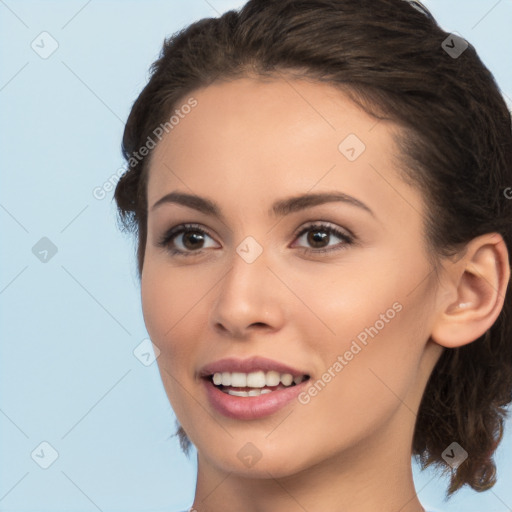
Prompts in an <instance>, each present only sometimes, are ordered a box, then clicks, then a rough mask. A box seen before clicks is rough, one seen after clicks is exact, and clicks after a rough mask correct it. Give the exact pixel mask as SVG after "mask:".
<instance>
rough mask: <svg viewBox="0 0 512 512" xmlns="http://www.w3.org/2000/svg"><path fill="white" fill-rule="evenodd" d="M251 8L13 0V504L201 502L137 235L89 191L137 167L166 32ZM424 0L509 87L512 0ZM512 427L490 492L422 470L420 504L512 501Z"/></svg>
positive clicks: (2, 107)
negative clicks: (164, 378)
mask: <svg viewBox="0 0 512 512" xmlns="http://www.w3.org/2000/svg"><path fill="white" fill-rule="evenodd" d="M243 3H244V2H242V1H235V0H232V1H228V0H224V1H222V0H208V1H206V0H186V1H177V0H173V1H171V0H167V1H154V0H153V1H124V2H122V1H119V0H118V1H100V0H92V1H89V2H87V1H85V0H84V1H81V2H75V1H66V2H65V1H13V0H5V1H0V57H1V58H0V63H1V64H0V113H1V114H0V116H1V117H0V134H1V142H0V155H1V156H0V165H1V169H2V172H1V185H0V223H1V229H2V246H1V264H0V308H1V309H0V311H1V336H2V338H1V339H2V343H1V345H0V351H1V352H0V365H1V367H0V399H1V401H0V434H1V436H0V511H17V512H18V511H39V512H44V511H52V512H56V511H64V510H66V511H71V512H73V511H96V510H102V511H105V512H107V511H121V510H122V511H137V512H141V511H164V510H165V511H169V512H176V511H178V510H181V509H184V508H185V507H187V506H188V505H190V504H191V503H192V499H193V493H194V486H195V470H196V466H195V452H192V456H191V458H190V460H188V459H187V458H186V457H185V456H184V455H183V454H182V453H181V451H180V450H179V446H178V442H177V439H176V438H175V437H170V436H171V435H172V433H173V432H174V430H175V423H174V421H175V418H174V416H173V413H172V411H171V409H170V406H169V403H168V401H167V397H166V395H165V392H164V390H163V387H162V384H161V381H160V376H159V373H158V369H157V366H156V363H155V364H152V365H150V366H144V365H143V364H142V363H141V362H140V361H139V360H138V359H137V358H136V357H135V356H134V354H133V351H134V349H135V348H136V347H137V346H138V345H139V344H140V343H141V342H142V340H144V339H145V338H147V333H146V330H145V327H144V323H143V320H142V314H141V309H140V298H139V289H138V281H137V278H136V272H135V256H134V251H135V245H134V243H133V241H132V240H131V239H130V238H128V237H127V236H126V235H122V234H121V233H120V232H119V231H118V229H117V226H116V219H115V208H114V203H112V202H111V197H112V192H109V193H108V194H107V197H106V198H105V199H102V200H99V199H96V198H95V197H94V196H93V190H94V188H95V187H98V186H102V184H104V183H105V182H106V181H107V180H108V179H109V178H111V177H112V176H113V175H114V174H115V173H116V172H117V170H118V169H119V168H120V167H122V166H123V165H124V162H123V160H122V158H121V153H120V141H121V136H122V130H123V125H124V121H125V120H126V117H127V115H128V112H129V109H130V107H131V104H132V103H133V101H134V100H135V98H136V97H137V95H138V93H139V92H140V91H141V89H142V87H143V86H144V84H145V83H146V80H147V78H148V73H147V71H148V68H149V65H150V64H151V63H152V62H153V61H154V60H155V59H156V58H157V56H158V53H159V51H160V47H161V44H162V42H163V39H164V37H165V36H168V35H170V34H171V33H173V32H175V31H176V30H178V29H180V28H182V27H183V26H185V25H187V24H189V23H191V22H193V21H195V20H197V19H200V18H203V17H209V16H217V15H218V14H220V13H222V12H224V11H225V10H227V9H229V8H237V7H240V6H241V5H242V4H243ZM425 4H426V5H427V6H428V7H429V8H430V9H431V10H432V12H433V14H434V15H435V16H436V18H437V19H438V21H439V22H440V24H441V25H442V26H443V28H445V29H446V30H447V31H449V32H458V33H459V34H461V35H462V36H463V37H465V38H466V39H468V40H469V41H470V42H471V43H473V44H474V45H475V47H476V48H477V50H478V51H479V54H480V56H481V57H482V59H483V61H484V62H485V63H486V64H487V66H488V67H489V68H490V69H491V71H492V72H493V73H494V75H495V77H496V80H497V82H498V84H499V85H500V87H501V88H502V90H503V93H504V94H505V95H507V96H508V97H509V98H511V97H512V57H511V55H512V31H511V30H510V27H511V26H512V1H510V0H501V1H496V0H489V1H483V0H472V1H468V0H450V1H446V0H435V1H434V0H431V1H426V2H425ZM43 31H47V32H49V33H50V34H51V36H52V37H53V38H54V39H55V40H56V41H57V42H58V45H59V47H58V49H57V51H56V52H55V53H54V54H53V55H51V56H50V57H49V58H48V59H42V58H41V57H39V56H38V54H36V53H35V52H34V51H33V50H32V48H31V42H32V41H33V40H34V39H35V38H36V36H38V35H39V34H40V33H41V32H43ZM46 48H48V46H46ZM508 101H509V105H512V102H511V101H510V100H508ZM509 185H512V184H509ZM42 237H48V238H49V239H50V240H51V241H52V242H53V244H55V246H56V247H57V249H58V252H57V253H56V254H55V255H54V256H53V257H52V258H51V259H50V260H49V261H48V262H47V263H42V262H41V261H39V259H37V258H36V257H35V256H34V254H33V253H32V247H33V246H34V245H35V244H36V242H38V241H39V240H40V239H41V238H42ZM506 428H507V430H506V438H505V440H504V441H503V443H502V444H501V446H500V448H499V450H498V453H497V464H498V471H499V475H498V476H499V482H498V484H497V485H496V486H495V487H494V488H493V489H492V490H490V491H488V492H486V493H483V494H479V493H476V492H474V491H472V490H471V489H464V490H463V491H461V492H459V493H458V494H456V495H455V496H454V497H453V498H452V499H451V500H450V501H449V502H448V503H444V502H443V494H444V491H445V488H446V486H447V484H448V480H447V479H443V478H439V477H436V476H435V474H434V473H431V472H429V471H425V472H424V473H420V472H419V471H418V468H417V467H416V466H414V470H415V482H416V487H417V491H418V493H419V497H420V500H421V501H422V503H423V504H424V505H425V506H428V507H430V508H432V509H434V508H437V509H440V510H443V511H446V512H449V511H462V510H463V511H465V512H505V511H507V510H510V509H511V508H512V488H511V486H510V482H512V457H511V455H512V422H511V420H509V421H508V422H507V427H506ZM43 441H46V442H48V443H49V444H50V445H51V446H53V447H54V448H55V449H56V450H57V452H58V455H59V456H58V458H57V460H56V461H55V462H54V463H53V464H52V465H51V466H50V467H49V468H48V469H42V468H41V467H39V465H38V464H36V463H35V462H34V460H33V459H32V458H31V453H32V452H33V451H34V449H36V448H37V447H38V446H39V445H40V443H41V442H43ZM45 453H46V454H48V453H49V452H48V450H46V451H45ZM46 456H47V455H46ZM40 460H42V459H41V457H40ZM382 470H383V471H386V468H382Z"/></svg>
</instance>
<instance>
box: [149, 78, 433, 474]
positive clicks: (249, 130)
mask: <svg viewBox="0 0 512 512" xmlns="http://www.w3.org/2000/svg"><path fill="white" fill-rule="evenodd" d="M192 96H193V97H194V98H195V100H196V102H197V104H196V105H195V106H194V108H191V109H188V108H187V109H186V111H187V112H188V113H187V114H186V115H183V116H182V117H180V120H179V123H177V124H176V125H175V126H174V127H173V129H172V130H170V131H169V132H168V134H167V135H166V136H165V137H164V138H163V139H162V140H161V142H160V143H159V144H158V146H157V147H156V148H155V149H154V152H153V155H152V160H151V165H150V168H149V181H148V191H147V194H148V205H149V206H148V238H147V244H146V251H145V258H144V267H143V272H142V277H141V291H142V306H143V313H144V319H145V322H146V326H147V329H148V332H149V334H150V336H151V339H152V341H153V343H154V344H155V345H156V346H157V347H158V349H159V350H160V356H159V358H158V360H157V361H158V365H159V369H160V373H161V377H162V380H163V384H164V387H165V390H166V392H167V395H168V397H169V400H170V402H171V405H172V407H173V409H174V411H175V413H176V415H177V418H178V420H179V422H180V423H181V425H182V426H183V428H184V429H185V431H186V432H187V434H188V436H189V437H190V439H191V441H192V442H193V443H194V445H195V446H196V447H197V449H198V453H199V457H200V461H203V463H204V464H208V465H210V466H211V467H215V468H217V469H219V470H223V471H230V472H238V473H242V474H251V475H254V476H260V477H264V476H267V475H268V473H267V472H270V473H271V474H272V475H274V476H286V475H290V474H294V473H297V472H299V471H301V470H304V469H307V468H308V467H311V466H313V465H314V464H318V463H320V462H326V461H334V460H337V461H338V462H339V461H342V460H343V461H345V462H348V461H350V460H355V458H356V457H359V458H360V457H362V456H363V455H362V454H363V453H366V457H367V458H368V457H371V458H372V459H373V460H375V461H377V460H379V459H380V458H381V457H385V454H384V451H385V450H388V452H389V447H390V446H391V447H392V449H393V450H396V449H397V447H399V448H398V449H399V450H404V453H405V456H406V455H407V454H409V461H410V443H409V442H408V441H407V440H408V439H409V438H412V432H413V426H414V421H415V419H416V416H415V411H416V410H417V408H418V405H419V401H420V399H421V395H422V393H423V390H424V386H425V383H426V380H427V379H428V376H429V374H430V371H431V370H432V368H433V366H434V364H435V362H436V361H437V358H438V357H439V355H440V353H439V351H438V349H439V346H437V345H434V344H433V343H432V342H431V341H429V334H430V330H429V329H430V326H431V320H432V313H431V312H432V305H433V303H434V296H435V293H434V292H435V286H434V274H433V273H432V269H431V267H430V265H429V263H428V258H427V254H426V252H425V249H424V243H423V242H424V231H423V218H424V212H425V205H424V204H423V200H422V197H421V195H420V193H419V192H418V191H417V190H415V189H414V188H411V187H410V186H409V185H407V184H406V183H404V182H403V181H402V180H401V179H400V178H399V176H398V172H397V166H396V158H395V156H396V149H395V145H394V142H393V138H392V134H393V133H394V132H396V130H397V127H396V126H394V125H393V124H391V123H386V122H383V121H381V122H376V120H375V119H373V118H371V117H370V116H368V115H367V114H365V113H364V112H363V111H361V110H360V109H359V108H358V107H356V106H355V105H354V104H353V103H351V102H350V101H349V100H348V99H347V98H346V97H345V96H344V95H343V94H342V93H341V92H339V91H338V90H336V89H334V88H333V87H332V86H330V85H327V84H320V83H314V82H308V81H303V80H288V81H287V80H283V79H276V80H273V81H267V82H263V81H259V80H256V79H249V78H243V79H237V80H235V81H232V82H228V83H217V84H214V85H211V86H208V87H206V88H203V89H198V90H196V91H195V92H194V93H193V95H192ZM186 102H187V98H185V99H184V100H183V104H185V103H186ZM177 108H179V106H178V107H177ZM184 111H185V110H184ZM172 193H175V194H178V193H179V194H181V195H180V196H177V195H173V196H169V194H172ZM185 195H193V196H198V197H199V198H201V199H197V198H196V199H194V198H188V199H187V197H186V196H185ZM301 196H311V198H310V199H309V200H306V199H302V200H295V201H290V199H297V198H299V197H301ZM163 198H166V199H163ZM205 201H208V202H207V203H205ZM157 203H158V204H157ZM212 205H213V206H212ZM255 357H259V358H265V359H264V360H261V359H260V360H258V359H253V358H255ZM226 358H229V360H228V361H227V362H226V364H224V365H222V362H221V364H220V365H218V366H215V365H214V366H212V364H215V363H217V362H218V361H221V360H224V359H226ZM245 364H246V365H245ZM222 372H224V373H222ZM262 372H263V373H262ZM203 373H204V374H206V376H204V375H203ZM214 373H218V374H219V375H217V377H215V380H216V382H217V383H220V384H219V385H218V386H217V385H215V384H214V383H212V377H211V375H212V374H214ZM287 373H289V374H291V376H292V377H295V381H296V382H297V383H295V382H294V385H291V386H288V385H286V384H289V381H290V377H288V376H286V375H285V374H287ZM247 374H249V375H250V374H254V375H252V376H249V382H248V383H247V382H246V380H244V379H247ZM276 375H277V377H276ZM301 378H302V381H301ZM238 379H241V380H238ZM262 379H263V380H262ZM277 379H279V380H277ZM230 382H231V386H228V385H229V383H230ZM276 382H279V383H280V384H279V385H277V387H276ZM247 384H249V388H247V387H246V386H247ZM235 385H236V387H235ZM262 385H264V386H265V389H266V391H265V392H264V393H262V394H260V393H261V386H262ZM222 386H223V388H222V389H223V390H221V389H220V388H221V387H222ZM255 386H256V387H255ZM258 386H260V387H258ZM249 389H252V390H253V392H252V394H254V395H257V394H259V395H260V396H245V395H247V393H245V392H248V390H249ZM255 389H256V391H254V390H255ZM240 391H241V393H239V392H240ZM244 391H245V392H244ZM229 393H232V394H229ZM237 393H238V394H239V395H243V396H236V395H237ZM406 441H407V442H406ZM386 447H387V448H386ZM405 456H404V457H405ZM285 461H286V462H285Z"/></svg>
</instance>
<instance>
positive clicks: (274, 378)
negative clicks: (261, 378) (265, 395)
mask: <svg viewBox="0 0 512 512" xmlns="http://www.w3.org/2000/svg"><path fill="white" fill-rule="evenodd" d="M280 380H281V375H280V374H279V372H275V371H273V370H272V371H270V372H267V375H266V378H265V381H266V384H267V386H277V385H278V384H279V381H280Z"/></svg>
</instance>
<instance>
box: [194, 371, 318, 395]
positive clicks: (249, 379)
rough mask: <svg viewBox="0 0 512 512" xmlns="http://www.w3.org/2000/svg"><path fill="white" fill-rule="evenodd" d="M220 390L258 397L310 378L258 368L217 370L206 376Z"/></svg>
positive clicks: (230, 393) (231, 393) (232, 393)
mask: <svg viewBox="0 0 512 512" xmlns="http://www.w3.org/2000/svg"><path fill="white" fill-rule="evenodd" d="M203 378H205V379H206V380H208V381H209V382H211V383H212V384H213V385H214V386H215V387H216V388H217V389H218V390H219V391H222V392H223V393H226V394H228V395H231V396H237V397H244V398H245V397H256V396H260V395H265V394H268V393H273V392H275V391H279V390H281V389H287V388H291V387H294V386H297V385H299V384H301V383H302V382H304V381H307V380H309V378H310V376H309V375H307V374H296V375H293V374H291V373H280V372H278V371H275V370H270V371H264V370H258V371H254V372H250V373H243V372H227V371H226V372H216V373H213V374H211V375H207V376H205V377H203Z"/></svg>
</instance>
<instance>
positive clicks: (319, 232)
mask: <svg viewBox="0 0 512 512" xmlns="http://www.w3.org/2000/svg"><path fill="white" fill-rule="evenodd" d="M297 237H298V238H297V239H298V240H299V241H300V240H302V241H303V244H306V247H305V250H306V251H307V252H313V253H318V252H329V251H335V250H338V249H344V248H346V247H347V246H349V245H351V244H352V243H353V242H354V238H353V236H352V235H349V234H348V233H344V232H343V231H341V230H339V229H337V228H335V227H333V226H330V225H327V224H314V225H310V226H307V227H305V228H304V229H303V230H302V231H301V232H300V233H299V234H298V235H297ZM336 238H337V239H339V240H340V241H341V242H340V241H338V243H336V244H334V245H331V246H330V245H329V244H330V242H332V241H333V239H334V240H335V239H336Z"/></svg>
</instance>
